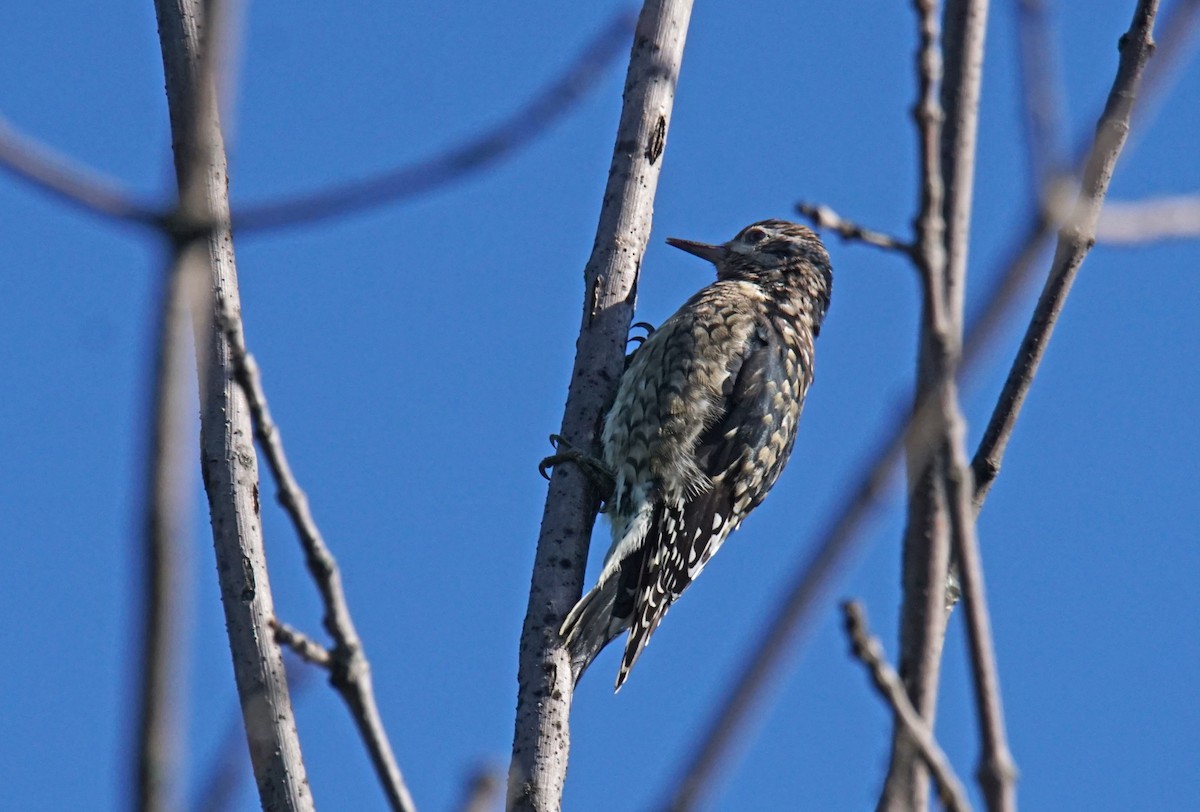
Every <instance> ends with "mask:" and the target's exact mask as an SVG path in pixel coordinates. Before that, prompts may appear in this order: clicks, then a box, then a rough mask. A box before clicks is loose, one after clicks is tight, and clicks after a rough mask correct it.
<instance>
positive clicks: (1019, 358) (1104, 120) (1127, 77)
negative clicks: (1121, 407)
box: [971, 0, 1158, 510]
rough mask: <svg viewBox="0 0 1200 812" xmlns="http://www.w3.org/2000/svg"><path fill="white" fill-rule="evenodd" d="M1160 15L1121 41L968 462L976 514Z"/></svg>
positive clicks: (1143, 17)
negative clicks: (1042, 277) (1080, 166)
mask: <svg viewBox="0 0 1200 812" xmlns="http://www.w3.org/2000/svg"><path fill="white" fill-rule="evenodd" d="M1157 11H1158V2H1157V0H1139V2H1138V4H1137V8H1136V10H1135V11H1134V17H1133V23H1132V25H1131V26H1130V29H1129V31H1128V32H1127V33H1126V34H1125V35H1124V36H1123V37H1122V38H1121V58H1120V62H1119V64H1118V67H1117V75H1116V78H1115V79H1114V80H1113V85H1112V89H1111V90H1110V91H1109V94H1108V101H1107V103H1106V104H1105V107H1104V113H1103V114H1102V115H1101V117H1100V123H1099V124H1098V125H1097V128H1096V140H1095V144H1094V146H1093V148H1092V150H1091V153H1090V155H1089V157H1088V160H1087V163H1086V164H1085V167H1084V171H1083V181H1082V184H1081V188H1080V190H1079V197H1078V199H1077V200H1076V203H1075V208H1074V211H1073V212H1072V214H1071V216H1070V218H1069V220H1068V222H1067V223H1065V224H1064V225H1063V226H1062V228H1060V229H1059V236H1058V247H1057V249H1056V250H1055V252H1054V260H1053V263H1052V264H1051V266H1050V274H1049V276H1048V277H1047V279H1046V285H1045V287H1044V288H1043V289H1042V295H1041V297H1040V298H1039V299H1038V303H1037V307H1036V308H1035V310H1034V312H1033V318H1032V319H1031V320H1030V322H1029V326H1028V328H1027V329H1026V331H1025V337H1024V338H1023V339H1022V340H1021V346H1020V349H1018V350H1017V355H1016V358H1015V359H1014V361H1013V364H1012V367H1011V368H1010V369H1009V373H1008V378H1007V379H1006V380H1005V382H1004V389H1003V390H1002V391H1001V393H1000V399H999V401H998V402H997V404H996V407H995V409H994V410H993V412H992V416H991V419H990V420H989V421H988V425H987V429H985V431H984V434H983V440H982V441H981V442H980V444H979V448H978V450H977V451H976V452H975V457H974V459H973V460H972V462H971V467H972V470H973V471H974V476H975V503H976V509H977V510H978V508H979V506H981V505H982V504H983V500H984V499H985V498H987V492H988V490H989V489H990V488H991V485H992V482H994V481H995V479H996V476H997V474H998V473H999V472H1000V463H1001V461H1002V460H1003V458H1004V451H1005V449H1006V448H1007V446H1008V441H1009V438H1010V437H1011V436H1012V431H1013V427H1014V426H1015V425H1016V421H1017V416H1018V415H1019V414H1020V411H1021V405H1022V404H1023V403H1024V402H1025V397H1026V396H1027V395H1028V394H1029V388H1030V386H1032V384H1033V378H1034V376H1035V375H1036V374H1037V370H1038V365H1039V364H1040V363H1041V360H1042V356H1043V355H1045V352H1046V346H1047V344H1048V343H1049V341H1050V336H1051V335H1052V334H1053V332H1054V325H1055V323H1056V322H1057V321H1058V316H1059V313H1061V312H1062V308H1063V304H1064V303H1065V302H1066V298H1067V294H1068V293H1070V291H1071V284H1072V283H1073V282H1074V281H1075V275H1076V274H1077V273H1078V272H1079V267H1080V265H1081V264H1082V263H1083V259H1084V257H1085V256H1087V253H1088V251H1089V250H1090V249H1091V247H1092V245H1093V244H1094V242H1095V237H1096V222H1097V220H1098V218H1099V214H1100V207H1101V205H1102V204H1103V202H1104V196H1105V194H1106V193H1107V192H1108V185H1109V181H1110V180H1111V179H1112V173H1113V169H1114V167H1115V166H1116V163H1117V158H1118V157H1119V156H1120V154H1121V149H1122V147H1123V146H1124V145H1125V140H1126V138H1127V136H1128V134H1129V123H1130V116H1131V114H1132V111H1133V103H1134V99H1135V98H1136V97H1137V93H1138V85H1139V80H1140V78H1141V75H1142V72H1143V71H1144V70H1145V67H1146V63H1147V61H1149V59H1150V55H1151V53H1152V52H1153V50H1154V42H1153V39H1152V30H1153V25H1154V16H1155V14H1156V13H1157Z"/></svg>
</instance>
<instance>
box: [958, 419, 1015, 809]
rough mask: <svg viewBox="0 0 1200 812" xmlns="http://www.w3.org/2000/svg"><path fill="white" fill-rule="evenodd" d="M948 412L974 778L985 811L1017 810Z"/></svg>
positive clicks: (962, 450)
mask: <svg viewBox="0 0 1200 812" xmlns="http://www.w3.org/2000/svg"><path fill="white" fill-rule="evenodd" d="M947 409H948V410H949V411H950V416H949V420H950V434H951V437H950V443H949V445H950V465H949V471H950V476H949V478H948V487H947V493H946V495H947V499H948V501H949V504H950V525H951V534H950V536H951V538H952V539H953V541H954V558H955V561H956V562H957V563H958V574H959V581H960V584H961V587H962V598H963V612H964V613H965V614H966V620H967V622H966V629H967V643H968V647H969V649H970V652H971V677H972V683H973V685H974V688H975V708H976V713H977V714H978V716H979V738H980V742H981V744H982V747H981V752H980V756H979V768H978V770H977V771H976V776H977V778H978V780H979V784H980V787H981V788H982V789H983V797H984V800H985V801H986V803H987V808H988V810H989V812H1015V810H1016V808H1017V796H1016V780H1017V767H1016V764H1015V763H1014V762H1013V757H1012V753H1011V752H1010V751H1009V748H1008V737H1007V735H1006V734H1005V731H1004V707H1003V702H1002V701H1001V699H1000V675H999V669H998V668H997V667H996V653H995V647H994V645H993V642H992V623H991V619H990V618H989V617H988V608H987V594H986V590H985V589H984V583H983V563H982V560H981V558H980V554H979V538H978V535H977V533H976V527H975V511H974V509H973V507H972V498H973V495H974V488H973V483H972V480H971V466H970V464H969V462H968V461H967V451H966V437H967V430H966V425H965V424H964V423H963V418H962V414H961V413H960V412H959V411H958V407H957V404H956V403H951V404H949V405H948V406H947Z"/></svg>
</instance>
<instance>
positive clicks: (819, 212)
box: [796, 202, 913, 256]
mask: <svg viewBox="0 0 1200 812" xmlns="http://www.w3.org/2000/svg"><path fill="white" fill-rule="evenodd" d="M796 213H797V214H800V215H801V216H803V217H805V218H807V219H808V221H809V222H810V223H812V224H813V225H814V226H816V227H817V228H822V229H828V230H830V231H832V232H833V233H835V234H837V235H838V236H839V237H841V238H842V239H843V240H846V241H848V242H861V243H865V244H867V245H873V246H875V247H876V248H882V249H883V250H885V251H897V252H899V253H901V254H905V255H907V256H912V253H913V246H912V243H908V242H905V241H904V240H901V239H900V238H899V237H893V236H892V235H891V234H884V233H883V232H882V231H874V230H872V229H869V228H866V227H864V226H860V225H859V224H858V223H855V222H852V221H850V220H843V219H842V217H841V216H840V215H838V213H837V212H835V211H834V210H833V209H831V208H829V207H828V206H823V205H817V204H815V203H804V202H800V203H797V204H796Z"/></svg>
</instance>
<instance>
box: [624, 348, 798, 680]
mask: <svg viewBox="0 0 1200 812" xmlns="http://www.w3.org/2000/svg"><path fill="white" fill-rule="evenodd" d="M765 329H767V328H765V327H764V328H760V329H759V330H757V331H756V332H755V333H754V334H753V335H752V336H751V338H750V340H749V341H747V343H746V347H745V350H744V352H742V353H741V354H739V355H737V356H736V357H734V358H732V359H730V364H729V367H728V369H729V375H728V377H727V378H726V380H725V385H724V387H723V391H722V403H721V407H720V409H719V410H718V412H717V413H718V414H719V415H720V418H719V419H718V420H717V421H716V422H715V423H714V424H713V425H712V426H710V427H709V428H708V429H707V430H706V431H705V432H704V433H703V434H701V436H700V439H699V442H698V444H697V448H696V456H697V459H698V462H699V466H700V469H701V471H702V472H703V473H704V474H705V475H706V476H707V477H708V478H709V480H710V481H711V486H710V487H709V488H707V489H706V490H705V491H703V492H702V493H699V494H696V495H695V496H693V497H691V498H690V499H688V500H686V501H685V502H684V503H683V504H682V505H676V504H665V505H663V507H662V516H661V521H656V522H654V523H652V525H651V531H650V534H649V535H647V538H646V542H645V547H644V549H645V550H646V551H647V554H646V556H645V559H644V561H643V563H642V571H641V578H640V581H639V587H638V597H637V606H636V611H635V614H634V616H633V618H632V619H631V620H632V622H631V625H630V630H629V638H628V642H627V643H626V646H625V656H624V658H623V659H622V661H621V670H620V672H619V673H618V675H617V687H618V688H619V687H620V686H621V683H622V682H624V680H625V676H626V675H627V674H628V673H629V669H631V668H632V667H633V664H634V662H636V661H637V658H638V657H639V656H640V655H641V652H642V649H644V648H645V646H646V643H647V642H648V640H649V639H650V635H651V634H653V633H654V630H655V629H656V628H657V627H658V624H659V623H660V622H661V621H662V618H663V616H664V615H665V614H666V612H667V609H668V608H669V607H670V605H671V603H672V602H673V601H674V600H675V599H676V598H677V597H679V595H680V594H682V592H683V590H684V589H686V588H687V586H688V585H689V584H690V583H691V582H692V581H693V580H694V579H695V578H696V576H697V575H699V574H700V570H702V569H703V568H704V565H705V564H707V563H708V561H709V559H710V558H712V556H713V555H714V554H715V553H716V551H717V549H719V548H720V546H721V544H722V543H724V541H725V538H726V537H727V536H728V535H729V533H730V532H731V531H732V530H733V529H734V528H736V527H737V525H738V524H739V523H740V522H741V520H742V518H743V517H745V515H746V514H747V513H749V512H750V511H751V510H753V509H754V508H755V507H756V506H757V505H758V504H759V503H760V502H761V501H762V500H763V498H764V497H765V496H766V493H767V491H768V490H770V488H771V486H772V485H773V484H774V483H775V480H776V479H777V478H778V476H779V472H780V470H782V468H783V464H784V462H785V461H786V459H787V455H788V453H790V451H791V445H792V440H793V439H794V437H795V425H796V421H795V415H794V414H793V415H792V417H791V418H790V419H787V420H784V418H783V415H784V413H785V412H787V411H789V405H790V404H789V403H788V401H789V395H790V394H791V393H790V392H785V391H781V388H780V387H781V386H787V383H785V381H786V379H785V377H784V370H783V363H784V362H783V359H782V358H781V356H780V352H779V350H778V349H777V345H776V344H774V343H773V342H770V341H768V340H767V337H766V335H765V333H764V330H765ZM764 449H765V450H764Z"/></svg>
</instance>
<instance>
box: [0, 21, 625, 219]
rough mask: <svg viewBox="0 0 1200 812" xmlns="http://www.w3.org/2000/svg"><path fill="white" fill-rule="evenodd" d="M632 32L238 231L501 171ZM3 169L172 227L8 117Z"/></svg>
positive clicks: (608, 36) (105, 210) (339, 212)
mask: <svg viewBox="0 0 1200 812" xmlns="http://www.w3.org/2000/svg"><path fill="white" fill-rule="evenodd" d="M632 27H633V15H632V13H631V12H629V11H628V10H625V11H621V12H619V13H618V14H617V15H616V16H614V17H613V19H612V21H611V22H610V23H609V24H608V25H607V26H605V27H604V28H603V29H602V30H601V32H600V33H599V34H598V35H597V36H596V37H595V39H593V40H592V41H591V42H590V43H588V45H587V47H585V48H584V50H583V52H582V53H581V54H580V55H579V57H578V58H577V59H576V60H575V62H574V63H572V64H571V65H570V66H569V67H568V69H567V70H566V71H565V72H564V73H563V74H562V75H560V76H558V77H556V78H555V79H554V80H553V81H552V82H551V83H550V84H549V85H548V86H547V87H546V88H545V89H543V90H542V91H541V92H540V93H539V94H538V95H537V96H536V97H534V99H533V101H531V102H530V103H528V104H527V105H525V106H524V107H522V108H520V109H519V110H517V111H516V112H515V113H513V114H512V115H511V116H509V117H508V118H507V119H505V120H504V121H502V122H501V123H500V124H499V125H497V126H495V127H493V128H491V129H488V130H486V131H484V132H483V133H481V134H479V135H477V136H475V137H473V138H471V139H470V140H468V141H466V142H465V143H462V144H459V145H457V146H454V147H451V148H450V149H447V150H445V151H444V152H442V153H440V154H438V155H433V156H430V157H427V158H423V159H421V160H419V161H415V162H413V163H411V164H407V165H405V166H401V167H397V168H394V169H389V170H386V171H384V172H381V173H378V174H375V175H372V176H371V177H368V178H365V179H362V180H358V181H350V182H345V183H338V184H334V185H332V186H330V187H328V188H326V189H321V190H318V191H315V192H309V193H306V194H303V195H300V196H298V197H294V198H290V199H283V200H277V201H268V202H264V203H257V204H251V205H248V206H246V207H245V208H240V209H239V210H238V211H237V213H236V214H235V215H234V216H233V222H234V223H236V225H237V229H238V232H239V233H241V234H246V233H249V232H252V231H259V230H262V231H265V230H268V229H273V228H285V227H288V226H296V225H305V224H310V223H314V222H318V221H321V220H330V219H334V218H337V217H344V216H347V215H350V214H353V213H355V212H359V211H363V210H365V209H371V208H378V207H380V206H383V205H385V204H387V203H392V202H395V201H398V200H403V199H405V198H410V197H415V196H417V195H421V194H425V193H428V192H431V191H433V190H435V189H438V188H440V187H442V186H446V185H449V184H451V183H454V182H456V181H459V180H462V179H463V178H465V177H468V176H470V175H472V174H476V173H478V172H480V171H482V170H485V169H489V168H491V167H493V166H495V165H496V164H498V163H500V162H501V161H503V160H505V159H507V158H509V157H511V156H512V155H515V154H516V153H517V152H518V151H519V150H521V149H522V148H524V147H526V146H528V145H529V144H531V143H532V142H534V141H536V140H537V139H538V138H540V137H541V136H542V135H543V134H545V133H546V132H547V131H548V130H549V128H550V127H551V126H552V125H553V124H554V123H555V122H557V121H558V120H559V119H560V118H562V117H563V116H564V115H565V114H566V113H568V112H569V111H570V110H571V109H573V108H574V107H575V105H576V104H577V103H578V102H579V101H580V99H582V98H583V97H584V96H585V95H586V94H587V92H588V91H590V90H591V89H592V88H593V87H594V86H595V84H596V82H597V81H598V80H599V78H600V76H601V74H602V72H603V70H604V68H605V67H606V66H607V65H608V64H609V62H611V61H612V59H613V58H614V57H615V56H616V55H617V54H618V53H619V52H620V50H621V49H622V48H623V47H624V45H625V43H627V42H628V41H629V33H630V30H631V29H632ZM0 169H7V170H8V171H9V172H11V173H12V174H13V175H14V176H15V177H17V178H19V179H21V180H24V181H26V182H28V183H30V184H32V185H33V186H35V187H37V188H39V189H41V190H43V191H46V192H49V193H50V194H53V195H55V196H56V197H58V198H59V199H61V200H64V201H66V202H68V203H70V204H72V205H74V206H77V207H80V208H82V209H84V210H86V211H89V212H91V213H93V214H98V215H101V216H104V217H109V218H113V219H116V220H125V221H128V222H132V223H138V224H142V225H150V226H156V227H164V226H167V225H169V222H170V217H171V214H172V212H169V211H164V210H163V209H162V208H161V207H160V206H156V205H154V204H151V203H147V202H145V201H139V200H137V199H136V197H135V196H134V195H133V194H132V193H131V192H129V191H128V190H126V189H124V188H122V187H121V185H120V184H119V183H118V182H117V181H114V180H112V179H109V178H105V177H102V176H99V175H97V174H96V173H94V172H93V171H91V170H89V169H87V168H85V167H81V166H76V165H73V163H72V162H71V161H70V159H68V158H66V157H64V156H61V155H57V154H55V153H53V152H52V151H51V150H49V149H48V148H47V147H45V146H44V145H41V144H38V143H37V142H36V141H34V140H33V139H30V138H27V137H25V136H22V135H21V134H20V133H18V132H17V130H16V129H15V128H14V127H13V126H12V125H11V124H10V123H9V122H7V121H6V120H4V119H3V118H2V117H0ZM212 225H213V224H210V223H206V222H200V221H197V222H194V223H192V224H191V227H193V228H198V229H200V230H205V229H207V228H210V227H212Z"/></svg>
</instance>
